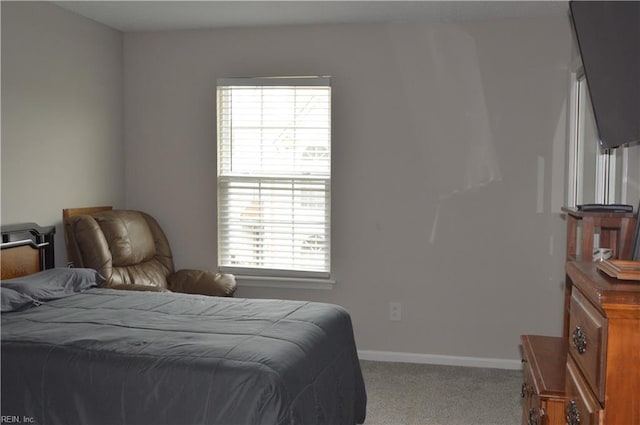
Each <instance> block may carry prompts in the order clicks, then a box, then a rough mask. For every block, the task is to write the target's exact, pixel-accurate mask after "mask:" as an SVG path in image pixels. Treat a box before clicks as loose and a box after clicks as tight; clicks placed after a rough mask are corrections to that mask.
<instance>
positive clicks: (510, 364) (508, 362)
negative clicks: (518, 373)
mask: <svg viewBox="0 0 640 425" xmlns="http://www.w3.org/2000/svg"><path fill="white" fill-rule="evenodd" d="M358 357H360V360H372V361H378V362H396V363H419V364H436V365H443V366H467V367H487V368H493V369H510V370H518V369H522V361H521V360H512V359H491V358H485V357H461V356H443V355H437V354H418V353H397V352H393V351H374V350H359V351H358Z"/></svg>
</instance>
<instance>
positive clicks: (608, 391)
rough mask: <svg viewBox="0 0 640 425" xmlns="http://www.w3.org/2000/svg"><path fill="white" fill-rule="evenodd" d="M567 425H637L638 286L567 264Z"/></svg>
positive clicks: (591, 265) (639, 408)
mask: <svg viewBox="0 0 640 425" xmlns="http://www.w3.org/2000/svg"><path fill="white" fill-rule="evenodd" d="M566 272H567V285H568V288H569V290H570V294H571V299H570V302H569V306H568V309H569V314H568V320H569V321H568V329H567V330H566V331H565V333H567V334H568V355H567V364H566V381H565V392H566V403H565V415H566V418H565V419H566V423H567V424H568V425H578V424H580V425H590V424H603V425H640V282H638V281H623V280H618V279H615V278H611V277H609V276H607V275H606V274H604V273H603V272H601V271H599V270H598V269H597V265H596V263H587V262H569V263H567V265H566Z"/></svg>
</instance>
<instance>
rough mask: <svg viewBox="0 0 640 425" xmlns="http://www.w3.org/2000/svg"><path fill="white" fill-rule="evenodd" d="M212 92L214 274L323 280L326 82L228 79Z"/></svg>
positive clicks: (326, 250)
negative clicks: (215, 108) (215, 96)
mask: <svg viewBox="0 0 640 425" xmlns="http://www.w3.org/2000/svg"><path fill="white" fill-rule="evenodd" d="M217 86H218V89H217V94H218V264H219V266H220V268H221V269H223V270H226V271H231V272H235V273H238V274H250V275H265V276H283V277H291V276H293V277H318V278H320V277H329V272H330V258H331V253H330V234H331V232H330V222H331V220H330V218H331V217H330V211H331V205H330V200H331V196H330V195H331V86H330V80H329V78H326V77H288V78H241V79H235V78H234V79H223V80H218V85H217Z"/></svg>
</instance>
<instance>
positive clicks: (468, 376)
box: [361, 361, 522, 425]
mask: <svg viewBox="0 0 640 425" xmlns="http://www.w3.org/2000/svg"><path fill="white" fill-rule="evenodd" d="M361 364H362V373H363V374H364V380H365V384H366V388H367V397H368V402H367V419H366V421H365V425H518V424H519V423H520V421H521V415H522V405H521V401H520V400H521V399H520V387H521V385H522V372H521V371H519V370H502V369H484V368H467V367H457V366H436V365H416V364H408V363H383V362H372V361H362V362H361Z"/></svg>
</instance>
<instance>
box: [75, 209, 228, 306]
mask: <svg viewBox="0 0 640 425" xmlns="http://www.w3.org/2000/svg"><path fill="white" fill-rule="evenodd" d="M83 212H86V213H83ZM63 219H64V231H65V240H66V242H67V257H68V260H69V261H70V262H72V263H73V265H74V266H76V267H87V268H92V269H95V270H97V271H98V272H99V273H100V274H101V275H102V276H103V277H104V278H105V279H106V281H105V283H104V286H106V287H110V288H115V289H129V290H140V291H165V290H169V291H173V292H183V293H190V294H202V295H213V296H226V297H231V296H233V294H234V293H235V291H236V281H235V278H234V277H233V275H230V274H220V273H213V272H210V271H205V270H178V271H175V268H174V264H173V256H172V254H171V248H170V246H169V242H168V240H167V237H166V236H165V234H164V232H163V231H162V228H161V227H160V225H159V224H158V222H157V221H156V220H155V219H154V218H153V217H151V216H150V215H149V214H146V213H144V212H142V211H131V210H112V209H111V208H110V207H98V208H88V209H82V208H80V209H67V210H64V211H63Z"/></svg>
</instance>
